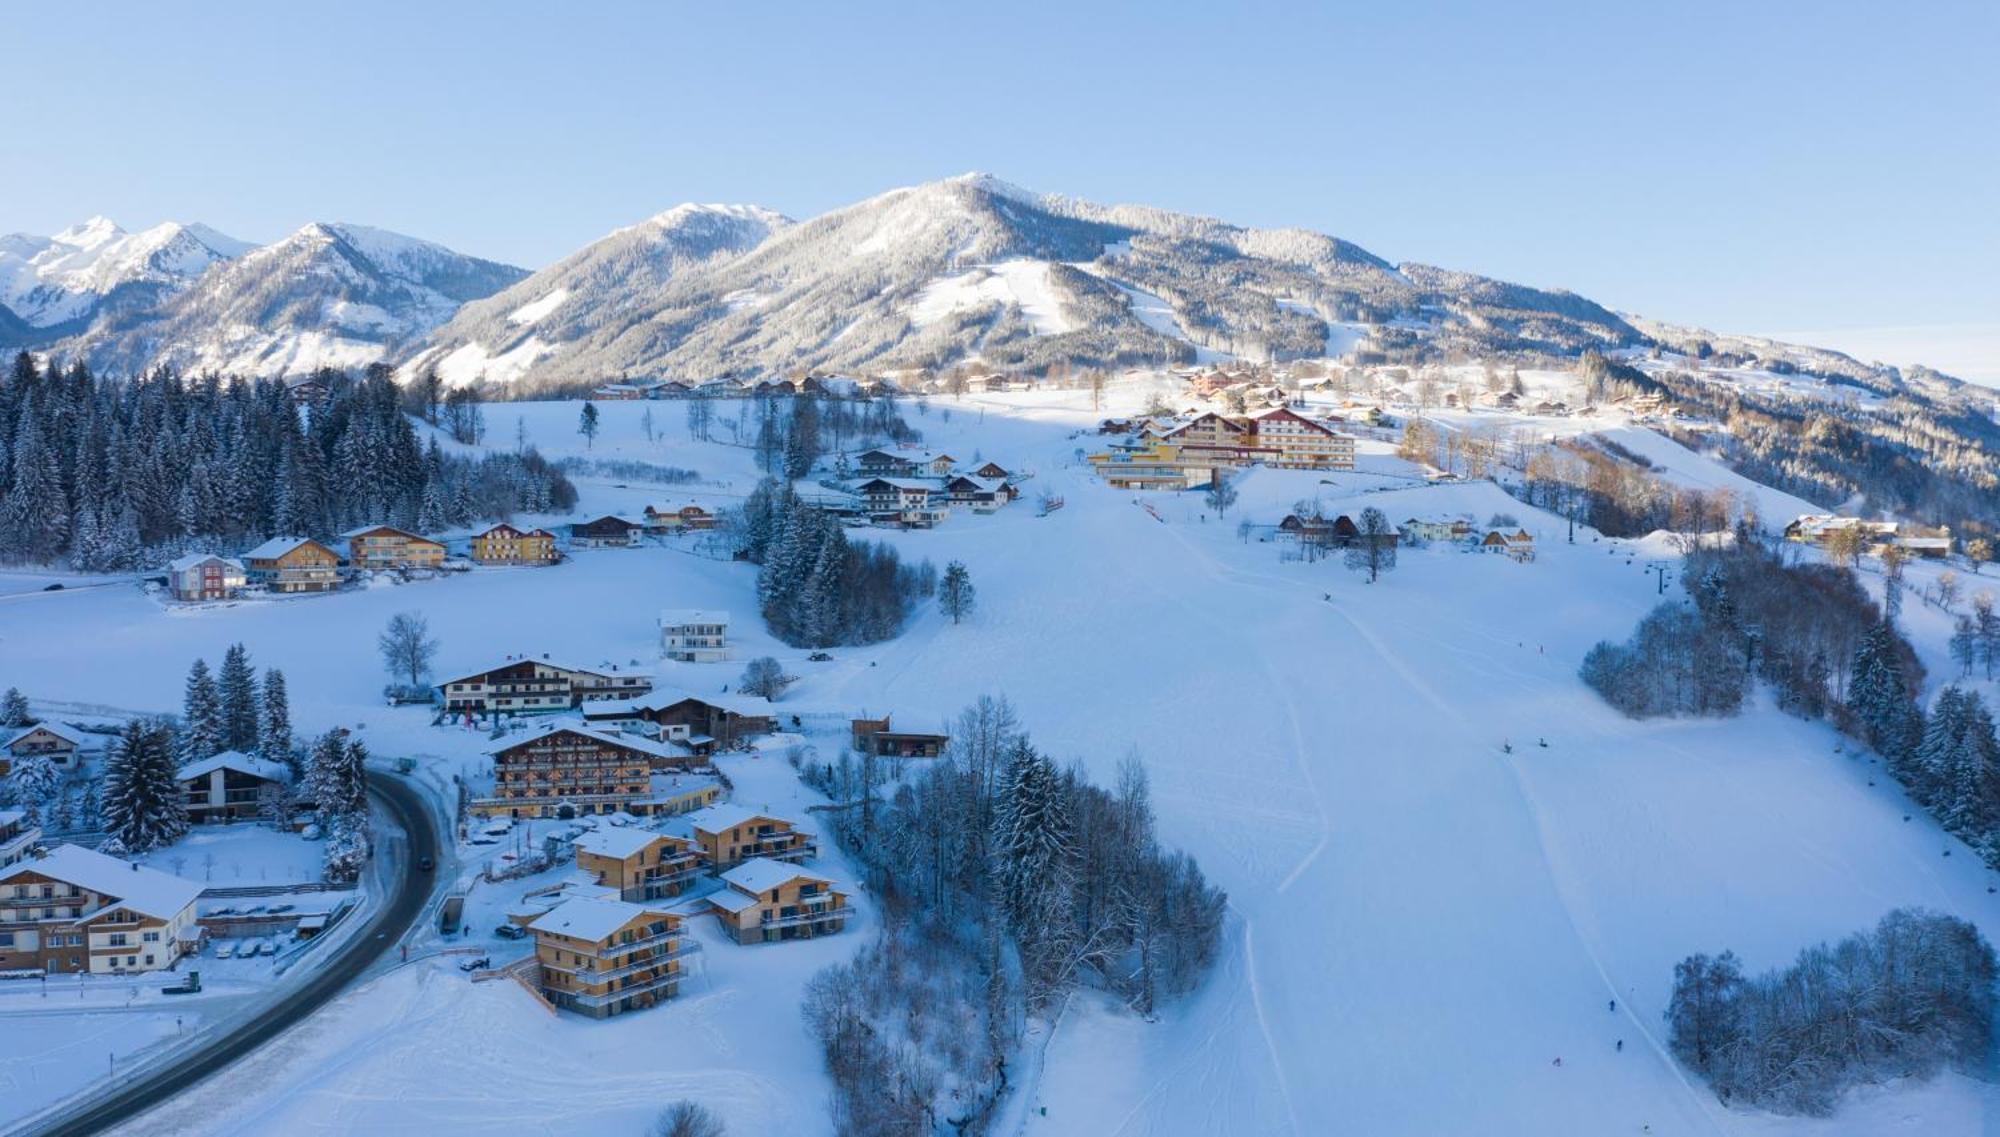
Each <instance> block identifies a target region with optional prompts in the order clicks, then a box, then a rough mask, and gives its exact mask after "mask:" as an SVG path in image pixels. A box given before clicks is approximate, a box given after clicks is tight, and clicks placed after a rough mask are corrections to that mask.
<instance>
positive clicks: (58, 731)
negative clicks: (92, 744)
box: [0, 719, 84, 747]
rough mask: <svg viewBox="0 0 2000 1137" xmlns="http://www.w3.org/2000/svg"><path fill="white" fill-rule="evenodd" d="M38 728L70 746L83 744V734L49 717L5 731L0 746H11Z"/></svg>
mask: <svg viewBox="0 0 2000 1137" xmlns="http://www.w3.org/2000/svg"><path fill="white" fill-rule="evenodd" d="M38 730H46V731H48V732H49V733H50V734H53V735H55V736H56V737H57V738H60V739H62V740H63V741H64V742H67V743H69V744H70V745H71V746H77V747H81V746H83V745H84V737H83V734H82V733H81V732H80V731H78V730H77V729H76V728H74V727H71V726H69V725H67V724H65V723H59V722H57V721H55V720H54V719H49V720H47V721H45V722H31V723H29V724H28V725H27V726H17V727H15V728H14V729H13V730H11V731H9V732H8V733H7V737H6V738H5V739H0V746H12V745H14V744H15V743H16V742H19V741H21V740H22V739H24V738H26V737H28V736H29V735H31V734H33V733H35V732H36V731H38Z"/></svg>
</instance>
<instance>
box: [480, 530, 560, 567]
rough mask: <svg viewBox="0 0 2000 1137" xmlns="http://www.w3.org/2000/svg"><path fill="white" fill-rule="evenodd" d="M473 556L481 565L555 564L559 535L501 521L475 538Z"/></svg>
mask: <svg viewBox="0 0 2000 1137" xmlns="http://www.w3.org/2000/svg"><path fill="white" fill-rule="evenodd" d="M472 559H473V562H474V563H476V564H482V565H552V564H554V563H556V560H557V559H558V555H557V553H556V535H555V534H554V533H551V532H549V531H548V530H546V529H518V528H515V527H514V526H512V525H509V524H507V523H506V522H504V521H502V522H501V523H500V524H498V525H495V526H494V527H493V528H491V529H488V530H487V531H486V532H484V533H480V534H477V535H475V536H474V537H473V538H472Z"/></svg>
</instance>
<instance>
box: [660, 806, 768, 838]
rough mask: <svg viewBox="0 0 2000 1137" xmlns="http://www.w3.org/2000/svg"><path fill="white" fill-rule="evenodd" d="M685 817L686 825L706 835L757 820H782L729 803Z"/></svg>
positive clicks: (706, 808)
mask: <svg viewBox="0 0 2000 1137" xmlns="http://www.w3.org/2000/svg"><path fill="white" fill-rule="evenodd" d="M685 816H686V817H687V821H688V824H690V825H692V826H694V827H695V828H697V829H700V830H702V831H704V832H708V833H721V832H723V831H724V830H727V829H734V828H736V827H737V826H738V825H745V824H748V823H749V822H752V821H756V820H758V819H759V818H762V819H763V820H765V821H783V820H784V819H783V818H778V817H772V816H771V815H770V814H768V813H758V812H757V811H756V810H754V809H745V808H743V807H742V806H740V805H734V804H732V803H729V802H723V803H722V804H720V805H710V806H704V807H702V808H701V809H695V810H689V811H688V813H687V814H686V815H685ZM787 824H789V823H787Z"/></svg>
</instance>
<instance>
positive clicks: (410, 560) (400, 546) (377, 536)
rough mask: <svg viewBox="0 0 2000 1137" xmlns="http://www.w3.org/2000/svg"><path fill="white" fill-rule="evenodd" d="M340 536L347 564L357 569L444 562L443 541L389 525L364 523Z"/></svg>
mask: <svg viewBox="0 0 2000 1137" xmlns="http://www.w3.org/2000/svg"><path fill="white" fill-rule="evenodd" d="M341 537H342V539H344V540H345V541H346V542H347V563H348V564H349V565H352V566H353V567H355V568H357V569H398V568H437V567H438V566H439V565H442V564H443V563H444V542H442V541H433V540H431V539H430V538H429V537H423V536H419V535H417V534H415V533H410V532H406V531H404V530H402V529H397V528H395V527H393V526H389V525H369V526H364V527H362V528H360V529H351V530H349V531H347V532H345V533H342V534H341Z"/></svg>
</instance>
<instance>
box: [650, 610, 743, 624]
mask: <svg viewBox="0 0 2000 1137" xmlns="http://www.w3.org/2000/svg"><path fill="white" fill-rule="evenodd" d="M727 623H729V613H728V612H727V611H724V610H723V609H721V608H662V609H660V626H661V627H663V628H679V627H685V626H687V625H689V624H727Z"/></svg>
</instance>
